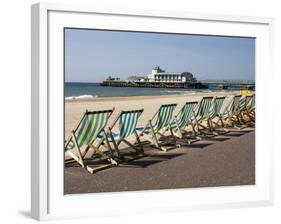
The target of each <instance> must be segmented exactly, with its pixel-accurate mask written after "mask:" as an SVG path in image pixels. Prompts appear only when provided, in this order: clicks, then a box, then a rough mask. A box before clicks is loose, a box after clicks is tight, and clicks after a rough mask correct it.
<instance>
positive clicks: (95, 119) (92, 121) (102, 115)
mask: <svg viewBox="0 0 281 224" xmlns="http://www.w3.org/2000/svg"><path fill="white" fill-rule="evenodd" d="M111 113H112V111H111V110H108V111H95V112H86V113H85V115H84V117H83V119H82V121H81V123H80V125H79V127H78V129H77V130H76V131H75V138H76V139H77V143H78V146H79V147H82V146H83V145H88V144H90V143H91V142H92V141H93V140H94V139H96V138H97V137H99V138H101V137H102V131H104V128H105V126H106V125H107V123H108V118H109V116H110V115H111ZM74 147H75V143H74V139H71V141H70V142H69V143H68V144H67V145H66V148H67V149H73V148H74Z"/></svg>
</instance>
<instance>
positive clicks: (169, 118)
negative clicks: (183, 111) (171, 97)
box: [137, 104, 179, 151]
mask: <svg viewBox="0 0 281 224" xmlns="http://www.w3.org/2000/svg"><path fill="white" fill-rule="evenodd" d="M176 106H177V104H164V105H161V106H160V108H159V110H158V111H157V112H156V113H155V114H154V116H153V117H152V119H151V120H149V121H148V123H147V125H146V126H145V127H139V128H138V129H137V130H138V131H140V136H145V137H147V136H149V138H148V141H149V142H150V143H152V145H153V146H154V147H156V148H157V149H160V150H163V151H168V150H169V149H168V148H167V147H165V146H164V144H165V143H170V142H168V141H161V138H162V139H164V138H167V137H168V136H165V133H166V132H167V131H170V134H171V135H170V136H171V137H172V138H173V141H174V143H175V144H174V145H175V146H176V147H179V144H177V143H176V137H175V135H174V132H173V129H172V127H171V124H172V122H173V116H174V110H175V108H176ZM170 136H169V137H170Z"/></svg>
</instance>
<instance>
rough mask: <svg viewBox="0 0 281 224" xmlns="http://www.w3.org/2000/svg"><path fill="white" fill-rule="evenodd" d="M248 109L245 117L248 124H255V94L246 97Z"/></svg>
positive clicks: (244, 114) (245, 111) (246, 108)
mask: <svg viewBox="0 0 281 224" xmlns="http://www.w3.org/2000/svg"><path fill="white" fill-rule="evenodd" d="M246 98H247V100H246V107H245V110H244V111H243V116H246V117H247V118H248V119H247V120H248V123H251V122H255V94H252V95H249V96H247V97H246Z"/></svg>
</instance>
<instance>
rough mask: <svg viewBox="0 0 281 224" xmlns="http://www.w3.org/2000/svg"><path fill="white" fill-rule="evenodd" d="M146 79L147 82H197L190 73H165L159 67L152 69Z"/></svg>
mask: <svg viewBox="0 0 281 224" xmlns="http://www.w3.org/2000/svg"><path fill="white" fill-rule="evenodd" d="M147 78H148V81H149V82H173V83H174V82H178V83H187V82H189V83H190V82H197V80H196V78H195V77H193V74H192V73H190V72H182V73H170V72H165V70H162V69H161V68H160V67H159V66H156V67H155V68H154V69H152V71H151V73H150V74H148V75H147Z"/></svg>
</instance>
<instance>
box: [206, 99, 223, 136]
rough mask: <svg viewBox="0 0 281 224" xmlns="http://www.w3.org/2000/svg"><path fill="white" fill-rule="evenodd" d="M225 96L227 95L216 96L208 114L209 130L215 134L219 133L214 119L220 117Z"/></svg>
mask: <svg viewBox="0 0 281 224" xmlns="http://www.w3.org/2000/svg"><path fill="white" fill-rule="evenodd" d="M225 98H226V97H225V96H219V97H215V98H214V101H213V104H212V106H211V107H210V109H209V111H208V114H207V116H206V121H207V127H208V129H209V132H210V133H212V134H215V135H217V133H216V132H215V125H216V123H215V122H214V119H216V118H218V117H219V114H220V112H221V110H222V106H223V103H224V101H225Z"/></svg>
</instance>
